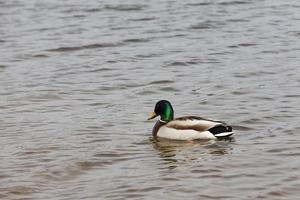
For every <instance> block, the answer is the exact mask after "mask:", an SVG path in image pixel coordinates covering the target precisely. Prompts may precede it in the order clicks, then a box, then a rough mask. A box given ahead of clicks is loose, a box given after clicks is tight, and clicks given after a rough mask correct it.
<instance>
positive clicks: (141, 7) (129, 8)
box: [104, 5, 147, 11]
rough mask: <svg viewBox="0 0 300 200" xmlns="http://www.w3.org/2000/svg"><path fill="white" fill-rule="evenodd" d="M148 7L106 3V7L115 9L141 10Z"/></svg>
mask: <svg viewBox="0 0 300 200" xmlns="http://www.w3.org/2000/svg"><path fill="white" fill-rule="evenodd" d="M146 7H147V6H146V5H106V6H104V9H106V10H114V11H140V10H143V9H145V8H146Z"/></svg>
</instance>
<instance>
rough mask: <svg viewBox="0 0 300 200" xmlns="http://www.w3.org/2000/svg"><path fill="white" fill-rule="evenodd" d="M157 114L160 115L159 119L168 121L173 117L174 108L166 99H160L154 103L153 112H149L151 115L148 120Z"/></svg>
mask: <svg viewBox="0 0 300 200" xmlns="http://www.w3.org/2000/svg"><path fill="white" fill-rule="evenodd" d="M157 116H160V119H161V120H162V121H165V122H169V121H171V120H173V118H174V110H173V108H172V105H171V103H170V102H169V101H167V100H161V101H159V102H157V103H156V105H155V108H154V112H152V113H151V116H150V117H149V118H148V120H150V119H153V118H155V117H157Z"/></svg>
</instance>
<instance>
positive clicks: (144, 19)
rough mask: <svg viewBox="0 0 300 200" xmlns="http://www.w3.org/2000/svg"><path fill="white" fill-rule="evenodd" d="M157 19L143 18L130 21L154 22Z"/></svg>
mask: <svg viewBox="0 0 300 200" xmlns="http://www.w3.org/2000/svg"><path fill="white" fill-rule="evenodd" d="M155 19H156V18H155V17H143V18H136V19H130V20H129V21H152V20H155Z"/></svg>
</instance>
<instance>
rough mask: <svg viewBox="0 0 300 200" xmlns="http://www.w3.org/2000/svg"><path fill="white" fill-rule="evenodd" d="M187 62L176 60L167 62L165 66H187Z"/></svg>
mask: <svg viewBox="0 0 300 200" xmlns="http://www.w3.org/2000/svg"><path fill="white" fill-rule="evenodd" d="M187 65H188V63H187V62H183V61H174V62H166V63H165V65H164V67H169V66H187Z"/></svg>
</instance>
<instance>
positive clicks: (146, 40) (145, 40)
mask: <svg viewBox="0 0 300 200" xmlns="http://www.w3.org/2000/svg"><path fill="white" fill-rule="evenodd" d="M149 41H150V39H148V38H132V39H126V40H123V42H124V43H140V42H149Z"/></svg>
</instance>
